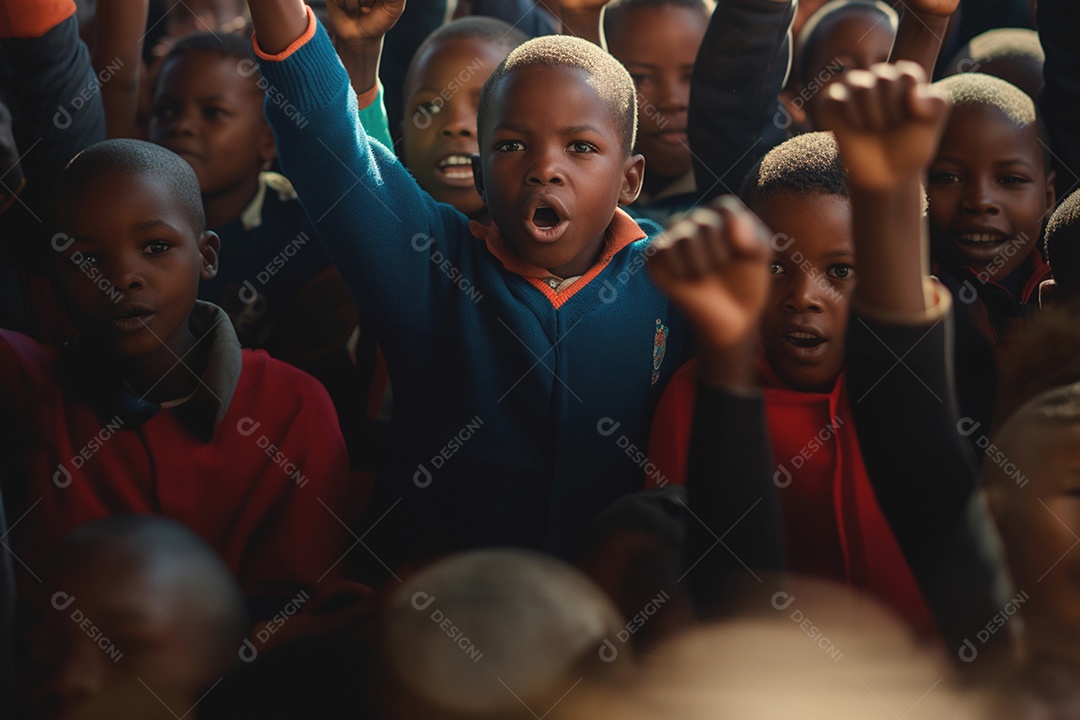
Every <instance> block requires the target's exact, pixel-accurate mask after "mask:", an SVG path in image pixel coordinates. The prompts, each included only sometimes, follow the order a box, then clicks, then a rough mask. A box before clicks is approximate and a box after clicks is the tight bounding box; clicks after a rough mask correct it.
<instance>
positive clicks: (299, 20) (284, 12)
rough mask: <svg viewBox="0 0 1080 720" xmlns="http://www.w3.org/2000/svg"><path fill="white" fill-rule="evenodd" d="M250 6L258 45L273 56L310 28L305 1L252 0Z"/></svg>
mask: <svg viewBox="0 0 1080 720" xmlns="http://www.w3.org/2000/svg"><path fill="white" fill-rule="evenodd" d="M248 7H249V8H250V9H251V24H252V25H253V26H254V27H255V37H257V38H258V40H259V47H261V48H262V50H263V52H265V53H268V54H270V55H277V54H278V53H282V52H284V51H285V50H286V49H287V48H288V47H289V46H290V45H292V44H293V43H294V42H296V41H297V40H299V39H300V37H301V36H302V35H303V34H304V32H305V31H306V30H307V27H308V17H307V5H306V4H305V3H304V0H251V2H249V3H248Z"/></svg>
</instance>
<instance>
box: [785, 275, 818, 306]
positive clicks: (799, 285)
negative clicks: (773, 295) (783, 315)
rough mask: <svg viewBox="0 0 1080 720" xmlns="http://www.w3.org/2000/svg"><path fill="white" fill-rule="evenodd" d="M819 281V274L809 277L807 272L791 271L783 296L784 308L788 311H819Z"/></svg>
mask: <svg viewBox="0 0 1080 720" xmlns="http://www.w3.org/2000/svg"><path fill="white" fill-rule="evenodd" d="M821 282H822V280H821V278H820V276H815V277H811V276H810V273H807V272H795V273H793V276H792V278H791V280H790V281H789V282H788V288H787V292H786V294H785V297H784V309H785V310H787V311H788V312H821V308H822V297H821V294H822V292H823V290H822V288H821V287H820V283H821Z"/></svg>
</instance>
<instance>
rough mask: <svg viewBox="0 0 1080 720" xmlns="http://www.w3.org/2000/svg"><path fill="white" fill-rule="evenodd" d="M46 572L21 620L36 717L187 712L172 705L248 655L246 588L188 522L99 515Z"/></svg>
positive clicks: (58, 550)
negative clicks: (243, 652)
mask: <svg viewBox="0 0 1080 720" xmlns="http://www.w3.org/2000/svg"><path fill="white" fill-rule="evenodd" d="M41 570H42V575H41V577H42V581H41V584H40V585H38V586H36V587H35V588H33V589H32V591H31V593H30V594H29V595H28V597H27V599H26V602H25V606H24V608H23V610H24V613H25V620H24V622H23V623H21V627H20V630H21V633H22V637H21V648H22V649H21V652H22V653H23V655H24V657H21V658H20V663H19V668H20V672H21V673H22V677H21V678H20V683H19V687H20V690H21V692H22V694H23V695H22V699H23V702H25V704H26V705H27V707H28V708H30V709H31V716H32V717H58V716H61V715H62V716H63V717H84V718H91V717H94V718H134V717H138V718H146V719H147V720H156V719H157V718H162V719H163V720H164V718H168V717H175V715H174V714H173V711H172V710H171V709H169V708H190V707H192V706H193V705H194V704H197V703H198V701H199V700H200V698H201V697H202V696H204V695H205V694H206V692H207V690H208V689H209V688H211V687H212V686H213V685H215V684H216V683H217V682H219V681H220V679H221V677H222V676H223V675H225V673H226V672H228V671H229V670H230V669H231V668H232V666H233V665H234V664H236V663H237V661H238V659H239V656H238V651H239V649H240V643H241V642H242V640H243V635H244V631H245V629H246V624H247V620H246V616H245V612H244V607H243V602H242V599H241V596H240V591H239V589H238V588H237V586H236V583H235V581H234V580H233V577H232V575H231V573H230V572H229V569H228V567H226V565H225V563H224V561H223V560H222V559H221V558H220V557H218V555H217V554H216V553H215V552H214V551H213V550H212V549H211V548H210V546H209V545H207V544H206V542H204V541H203V540H202V539H201V538H199V537H198V536H197V535H195V533H194V532H192V531H191V530H189V529H187V528H186V527H184V526H182V525H180V524H178V523H175V522H173V521H171V520H168V519H165V518H162V517H157V516H150V515H137V516H136V515H130V516H115V517H110V518H106V519H103V520H97V521H94V522H91V523H88V524H86V525H83V526H82V527H80V528H78V529H76V530H75V531H74V532H72V533H71V534H70V535H68V536H67V537H66V538H65V539H64V540H62V541H61V542H59V543H57V544H56V545H55V546H53V548H52V549H51V551H50V555H49V557H48V558H47V560H46V562H45V563H44V564H43V566H42V568H41ZM147 690H150V692H147Z"/></svg>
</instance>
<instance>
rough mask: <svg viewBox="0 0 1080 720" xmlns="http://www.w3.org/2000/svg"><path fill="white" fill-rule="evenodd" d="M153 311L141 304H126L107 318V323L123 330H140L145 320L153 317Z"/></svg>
mask: <svg viewBox="0 0 1080 720" xmlns="http://www.w3.org/2000/svg"><path fill="white" fill-rule="evenodd" d="M153 315H154V311H153V310H151V309H150V308H148V307H145V306H142V305H133V306H128V307H127V308H125V309H123V310H121V311H120V312H119V313H117V314H116V315H113V317H112V319H111V320H109V325H110V326H111V327H112V328H114V329H116V330H122V331H125V332H130V331H132V330H142V329H143V328H144V327H146V324H147V322H148V321H149V320H150V318H151V317H153Z"/></svg>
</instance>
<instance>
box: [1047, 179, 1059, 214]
mask: <svg viewBox="0 0 1080 720" xmlns="http://www.w3.org/2000/svg"><path fill="white" fill-rule="evenodd" d="M1055 180H1057V173H1056V172H1054V171H1053V170H1051V171H1050V172H1048V173H1046V211H1047V212H1050V210H1051V209H1052V208H1053V207H1054V203H1056V202H1057V191H1056V190H1054V181H1055Z"/></svg>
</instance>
